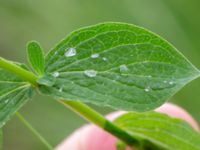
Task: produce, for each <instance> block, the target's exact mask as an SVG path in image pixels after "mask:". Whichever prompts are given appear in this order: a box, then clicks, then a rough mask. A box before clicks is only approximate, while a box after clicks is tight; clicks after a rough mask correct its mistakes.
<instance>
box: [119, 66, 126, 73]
mask: <svg viewBox="0 0 200 150" xmlns="http://www.w3.org/2000/svg"><path fill="white" fill-rule="evenodd" d="M119 69H120V71H121V72H125V71H128V67H127V66H126V65H120V66H119Z"/></svg>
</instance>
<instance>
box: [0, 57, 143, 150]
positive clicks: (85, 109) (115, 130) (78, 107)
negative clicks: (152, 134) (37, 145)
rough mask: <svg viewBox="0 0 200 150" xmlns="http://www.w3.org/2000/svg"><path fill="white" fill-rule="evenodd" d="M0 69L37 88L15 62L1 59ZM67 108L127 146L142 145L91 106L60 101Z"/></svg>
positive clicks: (33, 81)
mask: <svg viewBox="0 0 200 150" xmlns="http://www.w3.org/2000/svg"><path fill="white" fill-rule="evenodd" d="M0 68H3V69H5V70H7V71H10V72H12V73H14V74H16V75H18V76H20V77H21V78H22V79H24V80H26V81H28V82H30V83H31V84H32V85H33V86H36V87H37V77H36V76H35V75H34V74H33V73H32V72H29V71H27V70H25V69H23V68H21V67H19V66H18V65H16V64H14V63H13V62H10V61H8V60H5V59H3V58H1V57H0ZM60 102H61V103H62V104H64V105H65V106H67V107H69V108H70V109H72V110H73V111H74V112H76V113H78V114H79V115H80V116H82V117H83V118H85V119H87V120H88V121H90V122H92V123H94V124H96V125H97V126H99V127H101V128H102V129H104V130H105V131H107V132H109V133H111V134H112V135H114V136H116V137H117V138H119V139H120V140H121V141H123V142H125V143H126V144H128V145H130V146H132V145H134V146H136V147H138V146H139V145H140V142H139V141H138V140H137V139H134V138H133V137H132V136H130V135H129V134H128V133H127V132H125V131H124V130H122V129H121V128H119V127H118V126H116V125H115V124H113V123H112V122H110V121H108V120H107V119H105V118H104V117H103V116H102V115H101V114H99V113H98V112H96V111H95V110H93V109H92V108H90V107H89V106H87V105H85V104H83V103H81V102H74V101H73V102H72V101H60ZM17 116H18V117H19V118H20V120H21V121H22V122H23V123H24V124H25V125H26V126H27V127H28V128H29V129H30V130H31V131H32V132H33V133H34V134H35V135H36V136H38V137H39V138H40V140H41V141H42V142H43V143H44V144H45V145H46V146H47V147H48V148H49V149H52V147H51V146H50V145H49V144H48V143H47V142H46V140H45V139H44V138H42V137H41V136H40V134H39V133H38V132H37V131H36V130H35V129H33V128H32V127H31V125H30V124H29V123H28V122H27V121H26V120H25V119H24V118H23V117H22V116H21V115H20V114H19V113H17Z"/></svg>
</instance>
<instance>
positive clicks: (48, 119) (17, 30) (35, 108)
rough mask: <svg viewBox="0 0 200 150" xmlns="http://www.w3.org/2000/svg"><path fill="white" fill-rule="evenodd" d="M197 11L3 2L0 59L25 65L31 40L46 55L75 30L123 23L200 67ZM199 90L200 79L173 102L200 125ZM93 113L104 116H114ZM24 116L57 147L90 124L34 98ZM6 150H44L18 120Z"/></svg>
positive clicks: (163, 4) (190, 6) (197, 4)
mask: <svg viewBox="0 0 200 150" xmlns="http://www.w3.org/2000/svg"><path fill="white" fill-rule="evenodd" d="M199 10H200V1H199V0H190V1H189V0H151V1H150V0H56V1H53V0H52V1H51V0H0V55H1V56H2V57H5V58H7V59H12V60H15V61H20V62H24V63H26V53H25V45H26V43H27V41H29V40H33V39H34V40H37V41H39V42H40V43H41V44H42V45H43V47H44V49H45V50H46V51H48V50H49V49H50V48H51V47H53V46H54V45H55V43H57V42H58V41H59V40H61V39H62V38H63V37H65V36H66V35H67V34H68V33H69V32H71V31H73V30H75V29H77V28H80V27H84V26H88V25H92V24H96V23H100V22H105V21H120V22H127V23H133V24H136V25H139V26H143V27H146V28H148V29H150V30H152V31H154V32H156V33H158V34H160V35H161V36H163V37H164V38H166V39H167V40H168V41H170V42H171V43H173V44H174V45H175V47H177V48H178V49H179V50H180V51H181V52H182V53H183V54H184V55H185V56H186V57H187V58H189V60H190V61H191V62H192V63H193V64H195V65H196V66H197V67H198V68H200V13H199ZM199 91H200V79H197V80H196V81H193V82H192V83H190V84H189V85H187V86H186V87H185V88H184V89H183V90H181V91H180V92H179V93H178V94H176V96H174V97H173V98H172V99H171V101H172V102H174V103H177V104H179V105H181V106H182V107H184V108H185V109H186V110H188V112H190V113H191V114H192V115H193V116H194V117H195V118H196V119H197V120H198V121H199V122H200V92H199ZM93 107H94V106H93ZM95 109H97V110H101V112H102V113H103V114H105V113H107V112H109V111H112V110H111V109H109V108H105V110H104V111H102V108H98V107H95ZM21 112H22V114H23V115H24V116H25V117H26V118H27V120H28V121H29V122H30V123H31V124H32V125H33V126H34V127H35V128H36V129H37V130H38V131H39V132H41V134H42V135H43V136H44V137H45V138H46V139H47V140H48V141H49V142H50V143H51V144H52V145H53V146H56V145H57V144H58V143H59V142H61V141H62V140H63V139H64V138H65V137H66V136H67V135H69V134H70V133H72V132H73V130H74V129H76V128H78V127H79V126H81V125H82V124H83V123H86V122H85V121H84V120H83V119H81V118H79V117H78V116H77V115H76V114H74V113H73V112H71V111H69V110H68V109H66V108H64V107H63V106H61V105H60V104H58V103H56V102H55V101H54V100H52V99H49V98H48V97H39V96H35V97H34V98H33V99H32V100H31V101H30V102H28V104H26V105H25V106H24V107H23V108H22V109H21ZM4 149H5V150H45V149H46V148H45V147H44V146H43V144H41V142H40V141H39V140H38V139H37V138H36V137H35V136H34V135H33V134H32V133H31V132H30V131H29V130H28V129H27V128H26V127H25V126H24V125H23V124H22V123H21V122H20V121H19V120H18V118H17V117H13V118H12V119H11V121H9V122H8V124H7V125H6V127H4Z"/></svg>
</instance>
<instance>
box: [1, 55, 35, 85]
mask: <svg viewBox="0 0 200 150" xmlns="http://www.w3.org/2000/svg"><path fill="white" fill-rule="evenodd" d="M0 68H3V69H5V70H7V71H10V72H12V73H14V74H16V75H18V76H20V77H21V78H22V79H24V80H26V81H28V82H30V83H31V84H32V85H33V86H37V82H36V81H37V77H36V76H35V75H34V74H33V73H32V72H30V71H27V70H25V69H23V68H21V67H20V66H18V65H16V64H14V63H13V62H11V61H8V60H6V59H3V58H2V57H0Z"/></svg>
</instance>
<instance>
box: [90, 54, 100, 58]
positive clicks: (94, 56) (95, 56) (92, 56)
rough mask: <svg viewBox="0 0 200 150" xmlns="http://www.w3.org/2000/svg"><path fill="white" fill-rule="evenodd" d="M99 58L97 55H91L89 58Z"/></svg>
mask: <svg viewBox="0 0 200 150" xmlns="http://www.w3.org/2000/svg"><path fill="white" fill-rule="evenodd" d="M98 57H99V54H92V55H91V58H98Z"/></svg>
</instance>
